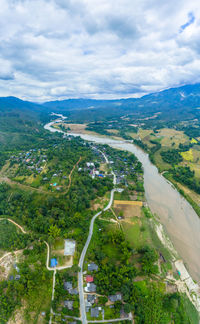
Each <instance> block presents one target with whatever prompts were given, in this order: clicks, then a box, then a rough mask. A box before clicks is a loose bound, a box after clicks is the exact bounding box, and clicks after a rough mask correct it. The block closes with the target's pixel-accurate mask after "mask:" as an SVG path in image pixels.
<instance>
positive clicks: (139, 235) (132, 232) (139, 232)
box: [122, 217, 152, 249]
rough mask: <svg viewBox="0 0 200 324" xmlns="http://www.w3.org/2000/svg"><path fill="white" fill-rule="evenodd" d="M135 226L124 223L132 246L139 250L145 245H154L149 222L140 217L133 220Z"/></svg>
mask: <svg viewBox="0 0 200 324" xmlns="http://www.w3.org/2000/svg"><path fill="white" fill-rule="evenodd" d="M132 222H133V224H132V225H131V224H130V223H127V222H122V226H123V229H124V233H125V237H126V239H127V240H128V241H129V242H130V244H131V246H132V247H133V248H135V249H139V248H141V247H143V246H144V245H152V240H151V233H150V228H149V222H148V220H147V219H145V218H142V219H139V218H138V217H133V218H132Z"/></svg>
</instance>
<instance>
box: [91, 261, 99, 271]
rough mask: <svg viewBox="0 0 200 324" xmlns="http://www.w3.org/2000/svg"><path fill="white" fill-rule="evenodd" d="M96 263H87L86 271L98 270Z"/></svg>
mask: <svg viewBox="0 0 200 324" xmlns="http://www.w3.org/2000/svg"><path fill="white" fill-rule="evenodd" d="M98 268H99V267H98V265H97V264H95V263H89V264H88V271H97V270H98Z"/></svg>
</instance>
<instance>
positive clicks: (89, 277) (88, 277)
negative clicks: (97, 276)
mask: <svg viewBox="0 0 200 324" xmlns="http://www.w3.org/2000/svg"><path fill="white" fill-rule="evenodd" d="M93 281H94V278H93V277H92V276H86V282H93Z"/></svg>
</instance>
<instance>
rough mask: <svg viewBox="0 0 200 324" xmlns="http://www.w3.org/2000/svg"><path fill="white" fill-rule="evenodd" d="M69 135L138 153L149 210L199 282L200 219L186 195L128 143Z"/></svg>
mask: <svg viewBox="0 0 200 324" xmlns="http://www.w3.org/2000/svg"><path fill="white" fill-rule="evenodd" d="M54 122H55V121H54ZM54 122H51V123H49V124H46V125H45V129H47V130H49V131H51V132H52V131H53V132H55V128H52V127H51V126H52V125H53V123H54ZM60 132H62V131H60ZM62 133H64V132H62ZM70 135H73V136H80V137H82V138H83V139H84V140H88V141H93V142H96V143H101V144H109V145H110V146H112V147H114V148H119V149H123V150H127V151H129V152H131V153H134V154H135V155H136V156H137V158H138V160H139V161H140V162H141V163H142V165H143V168H144V187H145V195H146V199H147V202H148V205H149V207H150V208H151V211H152V212H153V213H156V214H157V215H158V216H159V218H160V222H161V223H162V225H163V226H164V228H165V230H166V232H167V233H168V235H169V237H170V239H171V241H172V243H173V245H174V247H175V249H176V250H177V252H178V254H179V255H180V257H181V258H182V259H183V261H184V263H185V265H186V267H187V269H188V271H189V273H190V274H191V276H192V277H193V279H194V280H196V281H197V282H198V283H200V218H199V217H198V215H197V214H196V212H195V211H194V209H193V208H192V207H191V205H190V204H189V203H188V202H187V201H186V200H185V198H183V197H182V196H181V195H180V194H179V192H178V191H177V190H176V189H175V188H174V187H173V186H172V185H171V184H170V183H169V182H168V181H167V180H166V179H165V178H164V177H163V176H162V175H161V174H160V173H159V172H158V169H157V168H156V167H155V166H154V165H153V164H152V163H151V162H150V160H149V157H148V155H147V154H146V153H145V152H143V151H142V150H141V149H140V148H138V147H137V146H135V145H134V144H131V143H126V142H121V141H117V140H112V139H110V138H106V137H101V136H96V135H86V134H72V133H70Z"/></svg>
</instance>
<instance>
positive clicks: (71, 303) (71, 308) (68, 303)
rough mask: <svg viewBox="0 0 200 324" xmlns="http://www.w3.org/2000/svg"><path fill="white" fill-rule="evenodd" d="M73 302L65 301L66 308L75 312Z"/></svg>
mask: <svg viewBox="0 0 200 324" xmlns="http://www.w3.org/2000/svg"><path fill="white" fill-rule="evenodd" d="M73 304H74V302H73V300H65V301H64V306H65V307H67V308H68V309H69V310H73Z"/></svg>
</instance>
